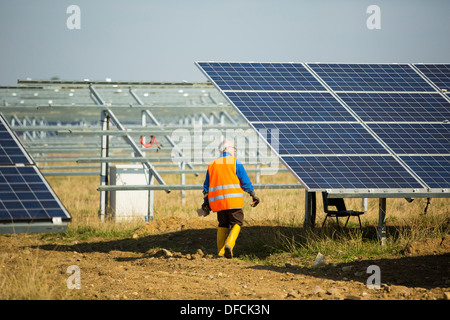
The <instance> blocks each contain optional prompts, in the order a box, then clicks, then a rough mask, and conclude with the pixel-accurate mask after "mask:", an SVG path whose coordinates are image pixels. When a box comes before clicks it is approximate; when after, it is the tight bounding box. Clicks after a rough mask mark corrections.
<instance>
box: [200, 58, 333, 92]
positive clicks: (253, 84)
mask: <svg viewBox="0 0 450 320" xmlns="http://www.w3.org/2000/svg"><path fill="white" fill-rule="evenodd" d="M198 64H199V66H200V67H201V68H202V69H203V70H204V71H205V72H206V73H207V74H208V76H209V77H210V79H211V80H212V81H213V82H214V83H215V84H216V85H217V86H218V87H220V88H221V89H222V90H225V91H226V90H234V91H235V90H264V91H274V90H325V88H324V87H323V86H322V85H321V84H320V83H319V81H317V80H316V79H315V78H314V77H313V75H312V74H311V73H309V72H308V71H307V70H306V69H305V67H304V66H303V65H302V64H301V63H239V62H229V63H227V62H224V63H222V62H199V63H198Z"/></svg>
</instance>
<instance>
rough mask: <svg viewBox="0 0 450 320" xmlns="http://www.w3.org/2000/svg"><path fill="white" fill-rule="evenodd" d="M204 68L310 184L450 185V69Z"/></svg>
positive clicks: (237, 65) (344, 186)
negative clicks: (447, 93)
mask: <svg viewBox="0 0 450 320" xmlns="http://www.w3.org/2000/svg"><path fill="white" fill-rule="evenodd" d="M198 66H199V67H200V69H202V70H203V71H204V72H205V74H206V75H207V77H208V78H210V80H211V81H212V82H213V83H214V84H215V85H216V86H217V87H218V88H219V90H221V92H222V94H223V95H225V96H226V97H227V98H228V100H229V101H230V102H231V103H232V104H233V105H234V106H235V107H236V108H237V109H238V110H239V111H240V113H241V114H242V115H243V116H244V117H245V118H246V119H247V120H248V121H249V123H250V124H251V125H252V126H253V127H254V128H255V129H256V130H258V131H260V133H261V132H263V133H266V134H264V135H263V136H265V137H267V138H266V140H267V141H268V143H269V144H271V145H272V147H274V146H275V147H276V148H275V150H278V154H279V156H280V157H281V159H282V160H283V162H284V163H285V164H286V165H287V166H288V167H289V168H290V169H291V170H292V171H293V173H294V174H295V175H296V176H297V178H298V179H299V180H300V181H302V182H303V184H304V185H305V186H306V187H307V189H359V188H370V189H372V188H374V189H410V188H413V189H423V188H425V187H426V186H425V185H424V184H423V183H422V182H421V181H423V182H425V183H427V184H428V187H430V188H448V185H449V182H448V181H449V179H448V172H449V166H448V161H449V158H448V156H449V153H450V152H449V146H450V142H449V139H450V134H449V133H450V132H449V126H450V124H448V123H447V122H448V121H449V120H450V103H449V100H448V99H447V98H445V97H444V96H442V92H440V90H439V91H438V88H443V87H445V86H447V87H448V84H449V79H450V74H449V65H445V64H444V65H417V66H411V65H408V64H324V63H311V64H281V63H227V62H224V63H218V62H212V63H210V62H199V63H198ZM415 67H417V69H419V70H420V71H421V72H422V74H421V73H420V72H418V71H417V69H415ZM288 69H289V71H287V70H288ZM309 71H311V72H309ZM282 76H284V77H285V78H284V80H283V81H281V77H282ZM311 76H313V78H311ZM294 78H295V79H294ZM431 81H434V82H435V84H436V86H433V85H432V84H430V83H431ZM322 84H325V85H322ZM335 97H337V98H338V99H336V98H335ZM354 115H355V116H354ZM437 122H439V123H437ZM268 132H271V133H276V134H269V133H268ZM380 141H382V142H383V143H381V142H380ZM391 152H393V153H396V154H398V155H400V156H401V158H399V157H398V156H392V155H390V154H391ZM404 156H405V160H404V161H401V160H400V159H403V157H404ZM406 160H408V161H406ZM405 163H406V164H408V165H409V168H408V169H407V168H406V167H405ZM421 165H423V169H420V170H419V169H418V168H419V166H421ZM411 171H414V172H415V173H416V175H417V176H418V177H420V179H419V180H418V179H416V178H415V177H414V176H413V175H412V174H411V173H410V172H411Z"/></svg>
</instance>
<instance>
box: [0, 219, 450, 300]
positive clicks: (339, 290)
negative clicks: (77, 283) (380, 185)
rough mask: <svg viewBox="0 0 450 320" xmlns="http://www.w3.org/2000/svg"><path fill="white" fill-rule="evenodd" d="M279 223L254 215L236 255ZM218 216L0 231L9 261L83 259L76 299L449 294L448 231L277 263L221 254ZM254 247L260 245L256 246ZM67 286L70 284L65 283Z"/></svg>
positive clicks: (277, 258)
mask: <svg viewBox="0 0 450 320" xmlns="http://www.w3.org/2000/svg"><path fill="white" fill-rule="evenodd" d="M276 228H285V227H280V226H277V225H274V224H273V223H257V222H252V224H251V225H246V226H244V228H243V229H242V232H241V235H240V237H239V239H238V243H237V245H236V255H237V256H240V255H243V254H251V252H246V251H250V250H255V251H257V248H258V246H260V245H262V244H258V243H256V244H255V243H252V235H254V234H255V233H258V234H259V235H261V234H265V233H267V234H269V233H272V234H273V232H274V230H275V229H276ZM215 230H216V229H215V222H214V221H206V220H201V219H196V218H195V219H189V220H187V219H180V218H167V219H161V220H155V221H153V222H152V223H150V224H147V225H146V226H145V227H143V228H142V229H140V230H138V231H137V232H136V233H135V234H134V235H133V237H132V238H130V239H123V240H111V241H104V239H90V240H87V241H79V242H72V243H67V242H63V241H58V243H56V242H55V240H54V239H53V240H46V239H45V238H44V239H41V240H38V239H39V237H37V236H35V235H17V236H2V237H1V241H0V252H1V253H2V256H3V261H4V262H5V263H6V264H8V263H14V257H15V255H16V254H17V252H18V251H19V250H21V251H23V250H27V251H28V252H29V253H30V254H33V255H34V256H37V257H38V259H39V261H45V263H46V264H47V265H48V264H51V265H52V266H54V268H55V270H59V271H58V274H59V275H60V277H61V279H60V280H58V281H66V279H67V278H68V277H69V275H68V274H66V270H67V268H68V267H69V266H71V265H77V266H79V267H80V272H81V289H79V290H77V289H73V290H71V292H70V296H69V297H70V298H75V299H102V300H103V299H121V300H122V299H133V300H136V299H158V300H165V299H168V300H174V299H183V300H185V299H194V300H215V299H221V300H223V299H225V300H234V299H238V300H247V299H251V300H262V299H271V300H295V299H357V300H360V299H363V300H368V299H370V300H372V299H375V300H379V299H400V300H405V299H406V300H410V299H432V300H435V299H446V298H447V299H448V295H449V294H450V289H449V286H450V273H449V270H450V236H447V237H446V238H443V239H434V240H428V241H422V242H416V243H411V244H410V245H409V246H407V248H405V252H404V255H403V257H402V258H398V257H397V258H389V257H387V258H386V259H380V260H366V259H364V257H355V259H354V261H352V262H349V263H345V264H343V263H338V264H336V263H333V262H332V261H328V263H327V264H326V265H325V266H323V267H321V268H311V265H312V261H304V260H303V261H301V260H300V259H299V258H294V257H291V256H289V255H287V254H283V255H276V254H273V255H271V256H270V257H264V258H265V259H266V261H267V260H269V259H270V261H271V262H272V263H271V265H268V264H267V265H266V264H258V263H253V262H248V260H247V259H246V260H245V261H243V260H241V259H232V260H228V259H225V258H221V259H219V258H215V257H214V252H215ZM252 248H255V249H252ZM370 265H377V266H379V267H380V271H381V283H382V284H381V289H378V290H377V289H368V288H367V286H366V281H367V278H368V277H369V274H368V273H367V267H368V266H370ZM67 290H69V289H67Z"/></svg>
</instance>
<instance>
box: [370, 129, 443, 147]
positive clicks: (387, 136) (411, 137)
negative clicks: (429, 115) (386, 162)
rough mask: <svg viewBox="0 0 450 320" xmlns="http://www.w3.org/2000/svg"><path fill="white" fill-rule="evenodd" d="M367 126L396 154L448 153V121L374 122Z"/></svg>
mask: <svg viewBox="0 0 450 320" xmlns="http://www.w3.org/2000/svg"><path fill="white" fill-rule="evenodd" d="M369 127H370V128H371V129H372V130H373V131H375V133H376V134H377V135H378V136H379V137H380V138H381V139H382V140H383V141H384V142H385V143H387V145H388V146H389V147H390V148H391V149H392V150H394V152H395V153H397V154H449V153H450V124H449V123H447V124H444V123H375V124H369Z"/></svg>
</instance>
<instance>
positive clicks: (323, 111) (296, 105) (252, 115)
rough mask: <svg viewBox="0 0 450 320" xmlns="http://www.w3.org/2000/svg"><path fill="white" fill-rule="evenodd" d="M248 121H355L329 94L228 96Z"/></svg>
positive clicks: (231, 93)
mask: <svg viewBox="0 0 450 320" xmlns="http://www.w3.org/2000/svg"><path fill="white" fill-rule="evenodd" d="M224 94H225V96H226V97H228V99H229V100H230V101H231V102H232V103H233V104H234V105H235V106H236V107H237V109H238V110H239V111H240V112H241V113H242V114H243V115H244V116H245V117H246V118H247V120H248V121H250V122H253V121H272V122H273V121H355V118H354V117H353V116H352V115H351V114H350V113H349V112H348V111H347V110H345V108H344V107H343V106H342V105H341V104H340V103H339V102H338V101H337V100H336V99H335V98H334V97H333V96H332V95H331V94H330V93H327V92H324V93H322V92H251V91H248V92H225V93H224Z"/></svg>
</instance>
